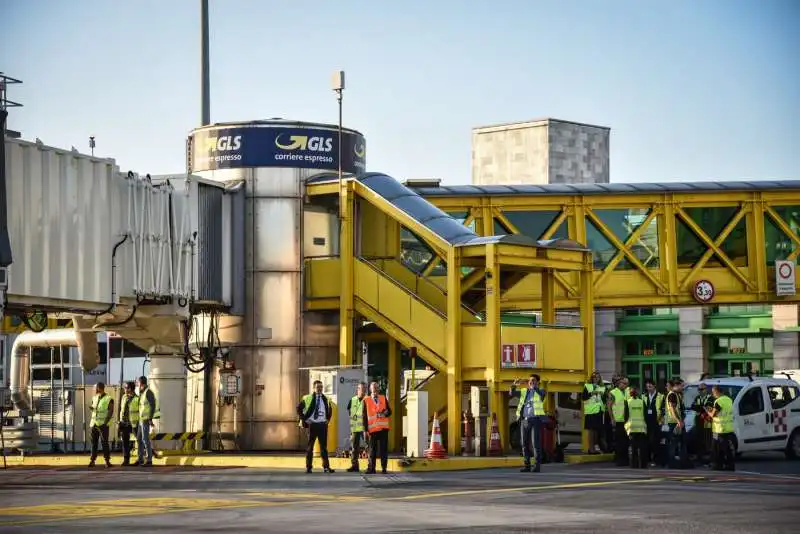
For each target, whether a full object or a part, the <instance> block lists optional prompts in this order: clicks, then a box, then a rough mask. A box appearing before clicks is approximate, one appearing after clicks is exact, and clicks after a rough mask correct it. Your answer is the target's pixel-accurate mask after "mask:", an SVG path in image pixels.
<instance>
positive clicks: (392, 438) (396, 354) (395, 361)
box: [387, 336, 403, 452]
mask: <svg viewBox="0 0 800 534" xmlns="http://www.w3.org/2000/svg"><path fill="white" fill-rule="evenodd" d="M387 348H388V352H389V356H388V362H387V363H388V367H389V391H388V392H387V393H388V394H389V407H390V408H391V410H392V425H391V427H389V452H400V441H401V439H402V437H403V414H402V411H401V410H402V406H401V405H400V385H401V384H402V382H403V369H402V368H401V362H400V347H399V346H398V343H397V341H396V340H395V339H394V338H393V337H391V336H390V337H389V340H388V347H387Z"/></svg>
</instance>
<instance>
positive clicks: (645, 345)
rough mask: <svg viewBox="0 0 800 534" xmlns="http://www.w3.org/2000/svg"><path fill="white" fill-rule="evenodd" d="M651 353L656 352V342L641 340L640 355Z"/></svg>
mask: <svg viewBox="0 0 800 534" xmlns="http://www.w3.org/2000/svg"><path fill="white" fill-rule="evenodd" d="M648 350H649V351H652V352H655V350H656V342H655V341H653V340H652V339H643V340H642V353H644V352H645V351H648Z"/></svg>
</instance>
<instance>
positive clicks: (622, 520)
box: [0, 456, 800, 534]
mask: <svg viewBox="0 0 800 534" xmlns="http://www.w3.org/2000/svg"><path fill="white" fill-rule="evenodd" d="M0 484H1V485H0V499H2V500H0V532H19V533H34V532H37V533H38V532H42V531H45V530H46V531H47V532H63V533H81V534H85V533H86V532H87V531H92V530H100V529H102V531H113V532H115V533H127V532H131V533H133V532H137V533H138V532H142V531H143V529H144V530H146V531H153V532H159V531H171V532H174V531H176V530H178V531H182V532H204V533H216V532H220V533H221V532H228V533H235V534H238V533H248V532H276V533H286V532H303V533H304V534H310V533H317V532H319V533H330V532H336V533H348V534H349V533H359V532H393V533H399V532H438V533H444V532H459V533H467V532H474V533H488V532H504V533H507V532H535V531H543V530H544V529H548V530H550V531H555V532H559V533H572V532H574V533H578V532H580V533H581V534H585V533H587V532H600V531H605V532H609V531H613V532H615V533H616V534H627V533H634V532H637V533H638V532H641V531H643V529H649V530H653V531H657V532H659V534H664V533H672V532H676V533H677V532H681V533H692V532H698V533H700V532H702V533H704V534H711V533H714V532H725V533H726V534H730V533H735V532H743V533H744V532H747V533H764V534H767V533H769V534H774V533H779V532H795V531H796V528H797V525H798V524H800V462H787V461H783V460H781V459H780V458H779V457H769V456H766V457H764V458H758V459H755V460H750V461H747V462H740V464H739V466H738V471H737V472H734V473H728V472H714V471H709V470H706V469H694V470H685V471H668V470H661V469H647V470H631V469H621V468H616V467H611V466H609V465H607V464H585V465H546V466H544V468H543V471H542V472H541V473H520V472H519V471H518V470H516V469H495V470H486V471H451V472H432V473H399V474H389V475H380V474H379V475H361V474H353V473H346V472H341V471H337V472H336V473H333V474H325V473H322V472H320V471H317V472H314V473H312V474H306V473H303V472H296V471H276V470H265V469H241V468H187V467H153V468H133V469H130V468H129V469H123V468H119V467H114V468H111V469H105V468H102V467H100V468H95V469H94V470H92V471H90V470H87V469H85V468H60V469H53V468H35V469H32V468H12V469H8V470H7V471H0Z"/></svg>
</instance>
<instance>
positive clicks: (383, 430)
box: [364, 382, 392, 474]
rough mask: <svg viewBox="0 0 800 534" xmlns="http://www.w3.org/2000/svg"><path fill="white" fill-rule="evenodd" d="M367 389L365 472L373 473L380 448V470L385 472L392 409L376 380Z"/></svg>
mask: <svg viewBox="0 0 800 534" xmlns="http://www.w3.org/2000/svg"><path fill="white" fill-rule="evenodd" d="M369 391H370V394H369V396H367V397H364V427H365V428H366V429H367V434H368V435H369V465H368V467H367V471H366V473H367V474H375V460H376V458H377V456H378V450H379V449H380V456H381V471H382V472H383V474H386V466H387V464H388V463H389V450H388V447H389V427H390V422H389V418H390V417H391V416H392V409H391V408H390V407H389V402H388V401H387V400H386V396H385V395H381V394H380V391H379V389H378V383H377V382H373V383H371V384H370V385H369Z"/></svg>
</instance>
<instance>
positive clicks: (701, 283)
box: [692, 280, 716, 304]
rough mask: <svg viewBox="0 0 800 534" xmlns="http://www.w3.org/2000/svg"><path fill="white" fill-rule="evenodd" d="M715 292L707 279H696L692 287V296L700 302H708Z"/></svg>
mask: <svg viewBox="0 0 800 534" xmlns="http://www.w3.org/2000/svg"><path fill="white" fill-rule="evenodd" d="M715 294H716V292H715V290H714V284H712V283H711V282H709V281H708V280H698V281H697V282H695V283H694V287H693V288H692V296H693V297H694V299H695V300H696V301H697V302H699V303H701V304H706V303H708V302H710V301H711V299H713V298H714V295H715Z"/></svg>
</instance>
